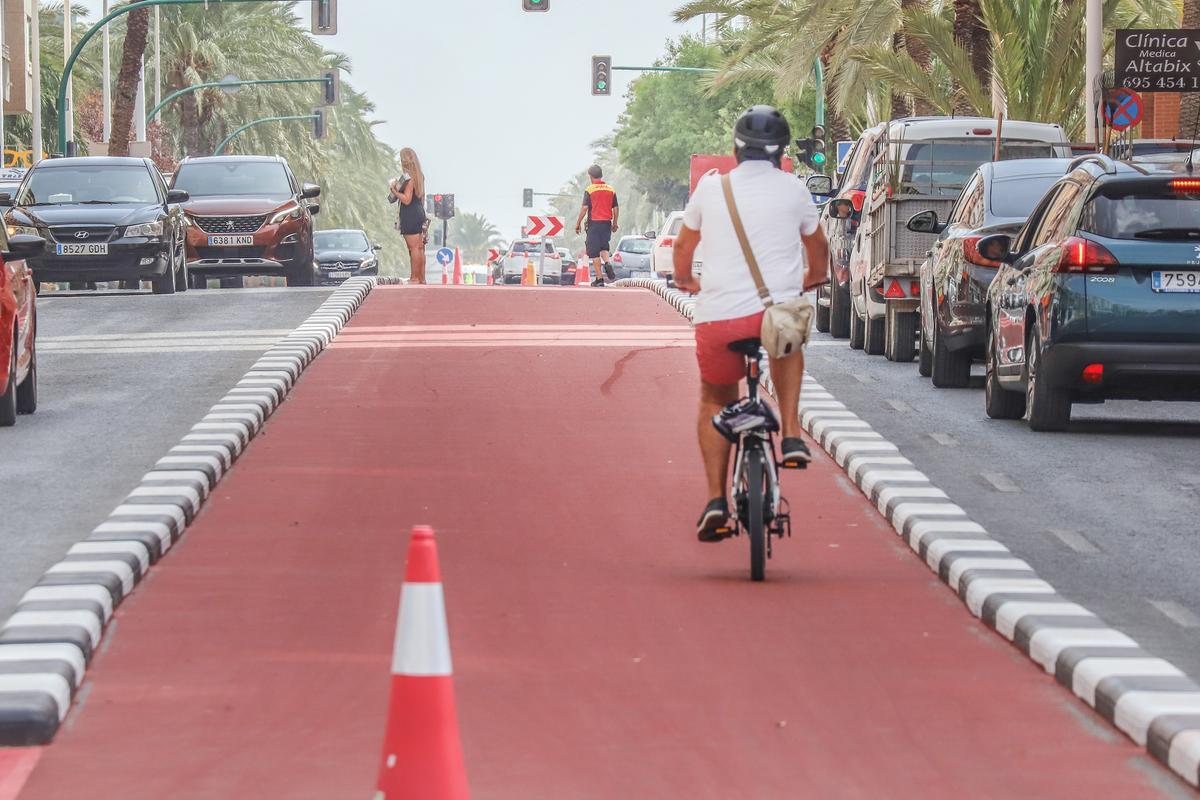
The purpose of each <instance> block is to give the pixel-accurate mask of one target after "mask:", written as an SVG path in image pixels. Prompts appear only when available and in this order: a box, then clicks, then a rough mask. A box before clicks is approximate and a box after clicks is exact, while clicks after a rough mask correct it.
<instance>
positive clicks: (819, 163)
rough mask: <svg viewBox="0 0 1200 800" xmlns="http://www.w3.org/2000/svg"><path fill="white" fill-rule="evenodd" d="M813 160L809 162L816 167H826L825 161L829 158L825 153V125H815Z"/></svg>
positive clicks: (820, 168) (813, 130)
mask: <svg viewBox="0 0 1200 800" xmlns="http://www.w3.org/2000/svg"><path fill="white" fill-rule="evenodd" d="M812 145H813V149H812V160H811V161H810V162H809V163H810V164H812V166H813V168H814V169H819V170H823V169H825V162H827V161H828V160H829V158H828V157H827V156H826V155H825V127H824V126H823V125H814V126H813V129H812Z"/></svg>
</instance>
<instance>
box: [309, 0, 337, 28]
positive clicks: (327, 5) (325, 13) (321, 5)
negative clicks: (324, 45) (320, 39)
mask: <svg viewBox="0 0 1200 800" xmlns="http://www.w3.org/2000/svg"><path fill="white" fill-rule="evenodd" d="M312 32H313V34H314V35H316V36H334V35H336V34H337V0H312Z"/></svg>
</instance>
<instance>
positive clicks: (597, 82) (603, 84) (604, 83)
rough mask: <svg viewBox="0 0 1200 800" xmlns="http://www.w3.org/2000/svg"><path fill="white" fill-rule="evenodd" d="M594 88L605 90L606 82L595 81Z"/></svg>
mask: <svg viewBox="0 0 1200 800" xmlns="http://www.w3.org/2000/svg"><path fill="white" fill-rule="evenodd" d="M596 88H597V89H607V88H608V83H607V82H606V81H596Z"/></svg>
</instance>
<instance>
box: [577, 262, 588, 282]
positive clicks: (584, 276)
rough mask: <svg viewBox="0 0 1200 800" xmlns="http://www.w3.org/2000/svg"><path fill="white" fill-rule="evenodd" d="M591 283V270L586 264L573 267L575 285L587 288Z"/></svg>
mask: <svg viewBox="0 0 1200 800" xmlns="http://www.w3.org/2000/svg"><path fill="white" fill-rule="evenodd" d="M591 282H592V268H591V267H589V266H588V265H587V264H580V265H578V266H577V267H575V285H576V286H587V285H588V284H589V283H591Z"/></svg>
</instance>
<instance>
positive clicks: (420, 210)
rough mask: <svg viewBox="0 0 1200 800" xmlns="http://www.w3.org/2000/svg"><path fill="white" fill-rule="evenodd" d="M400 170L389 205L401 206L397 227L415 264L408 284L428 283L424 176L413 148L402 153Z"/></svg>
mask: <svg viewBox="0 0 1200 800" xmlns="http://www.w3.org/2000/svg"><path fill="white" fill-rule="evenodd" d="M400 168H401V169H402V170H403V171H404V172H403V174H402V175H401V176H400V177H399V178H395V179H393V180H392V182H391V183H390V184H389V189H390V192H391V193H390V195H389V196H388V202H390V203H399V204H400V219H399V220H398V222H397V223H396V227H397V229H399V231H400V235H401V236H403V237H404V243H405V244H407V245H408V258H409V261H410V262H411V263H412V270H411V272H410V273H409V278H408V281H409V283H425V244H426V243H427V242H428V240H429V218H428V217H427V216H426V215H425V173H424V172H423V171H422V170H421V160H420V159H419V158H417V153H416V151H414V150H413V149H412V148H411V147H405V148H404V149H403V150H401V151H400Z"/></svg>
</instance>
